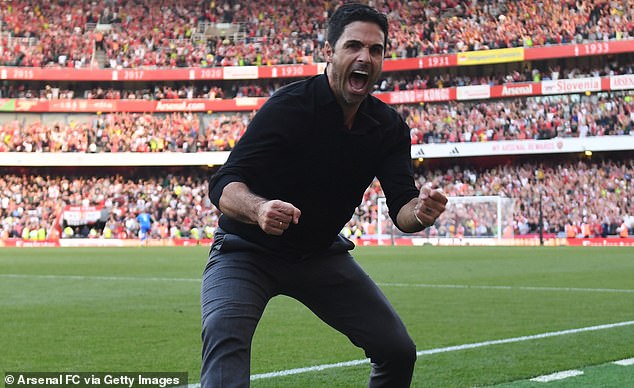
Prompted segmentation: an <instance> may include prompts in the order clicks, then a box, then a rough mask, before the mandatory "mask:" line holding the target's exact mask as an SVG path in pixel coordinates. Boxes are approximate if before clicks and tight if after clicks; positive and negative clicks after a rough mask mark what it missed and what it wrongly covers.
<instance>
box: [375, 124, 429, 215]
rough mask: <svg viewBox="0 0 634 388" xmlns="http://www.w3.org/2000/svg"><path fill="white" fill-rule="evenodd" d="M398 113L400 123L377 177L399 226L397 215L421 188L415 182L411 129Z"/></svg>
mask: <svg viewBox="0 0 634 388" xmlns="http://www.w3.org/2000/svg"><path fill="white" fill-rule="evenodd" d="M396 115H397V118H396V119H395V120H396V121H397V123H398V124H397V125H396V129H395V131H394V133H393V134H392V136H390V140H391V142H390V143H389V146H387V148H386V150H385V152H386V153H385V157H384V159H383V163H382V164H381V167H380V169H379V173H378V175H377V178H378V179H379V181H380V182H381V187H382V189H383V192H384V193H385V197H386V200H387V206H388V209H389V215H390V218H391V219H392V221H393V222H394V225H397V226H398V224H397V223H396V216H397V215H398V213H399V211H400V210H401V208H402V207H403V206H404V205H405V204H406V203H408V202H409V201H411V200H412V199H413V198H416V197H418V193H419V190H418V189H417V188H416V184H415V183H414V168H413V166H412V156H411V140H410V130H409V127H408V125H407V124H406V123H405V121H403V119H402V118H401V117H400V115H398V114H396Z"/></svg>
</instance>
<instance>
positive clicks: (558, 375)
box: [531, 369, 583, 383]
mask: <svg viewBox="0 0 634 388" xmlns="http://www.w3.org/2000/svg"><path fill="white" fill-rule="evenodd" d="M582 374H583V371H580V370H576V369H572V370H564V371H561V372H555V373H552V374H549V375H543V376H537V377H534V378H532V379H531V381H535V382H537V383H549V382H551V381H557V380H564V379H567V378H568V377H575V376H581V375H582Z"/></svg>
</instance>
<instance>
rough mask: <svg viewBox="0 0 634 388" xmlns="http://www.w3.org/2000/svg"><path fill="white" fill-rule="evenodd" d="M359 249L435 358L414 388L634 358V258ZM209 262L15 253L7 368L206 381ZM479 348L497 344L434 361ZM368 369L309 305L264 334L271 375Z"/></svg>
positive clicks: (107, 251) (259, 343)
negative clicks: (203, 330) (160, 374)
mask: <svg viewBox="0 0 634 388" xmlns="http://www.w3.org/2000/svg"><path fill="white" fill-rule="evenodd" d="M353 253H354V254H355V257H356V258H357V260H358V261H359V262H360V263H361V265H362V266H363V267H364V268H365V269H366V271H367V272H368V273H369V274H370V275H371V276H372V278H373V279H374V280H375V281H376V282H377V283H378V284H379V285H380V286H381V288H382V289H383V290H384V292H385V293H386V294H387V296H388V298H389V299H390V300H391V301H392V303H393V305H394V307H395V308H396V310H397V311H398V312H399V313H400V315H401V317H402V318H403V320H404V321H405V323H406V325H407V327H408V329H409V332H410V334H411V335H412V337H413V338H414V340H415V342H416V345H417V349H418V350H419V351H423V352H424V354H422V355H420V356H419V358H418V362H417V364H416V370H415V375H414V381H413V384H412V386H414V387H485V386H496V385H504V386H513V384H512V383H513V382H520V381H526V380H527V379H530V378H531V377H534V376H539V375H544V374H550V373H553V372H557V371H562V370H569V369H578V368H593V367H596V366H600V365H604V364H607V363H609V362H610V361H614V360H621V359H627V358H632V357H634V323H633V321H634V249H632V248H571V247H568V248H566V247H516V248H505V247H431V246H425V247H358V248H356V249H355V250H354V251H353ZM206 259H207V247H190V248H141V247H139V248H112V249H111V248H72V249H62V248H54V249H45V248H34V249H13V248H2V249H0V373H4V372H5V371H79V372H101V371H103V372H108V371H187V372H188V373H189V382H190V383H197V382H198V381H199V376H198V374H199V368H200V307H199V291H200V278H201V273H202V270H203V267H204V265H205V262H206ZM624 322H629V323H627V324H623V325H621V326H609V327H606V328H602V329H599V330H591V331H578V332H571V333H568V334H561V335H552V336H548V337H545V338H528V337H527V336H534V335H538V334H542V333H556V332H560V331H565V330H571V329H581V328H588V327H592V326H597V325H610V324H617V323H624ZM523 337H527V339H525V340H521V339H520V340H516V341H511V342H508V343H501V344H487V343H488V341H495V340H505V339H513V338H516V339H517V338H523ZM466 344H484V345H481V346H477V347H473V348H468V349H464V348H457V349H455V350H447V351H443V352H434V351H433V350H434V349H436V350H437V349H445V348H448V347H452V346H456V347H459V346H461V345H466ZM425 351H428V352H427V353H425ZM430 353H431V354H430ZM364 358H365V356H364V355H363V352H362V351H361V350H360V349H358V348H356V347H354V346H353V345H352V344H351V343H350V342H349V341H348V340H347V339H346V338H345V337H343V336H342V335H341V334H339V333H338V332H336V331H334V330H333V329H331V328H330V327H328V326H326V325H325V324H323V323H322V322H321V321H319V320H318V319H317V318H316V317H314V316H313V315H312V313H311V312H310V311H309V310H307V309H306V308H305V307H304V306H303V305H301V304H299V303H298V302H296V301H294V300H292V299H290V298H286V297H278V298H275V299H273V300H272V301H271V303H270V304H269V306H268V307H267V310H266V311H265V314H264V316H263V318H262V321H261V323H260V325H259V326H258V329H257V331H256V334H255V338H254V342H253V354H252V371H251V372H252V374H253V375H258V376H260V377H262V375H263V374H266V373H269V372H276V371H284V370H290V369H295V368H306V367H311V366H319V365H327V364H338V363H342V362H346V361H354V360H363V359H364ZM602 370H608V372H607V373H604V375H603V377H599V381H600V384H602V386H612V385H610V384H614V385H613V386H624V385H623V383H624V382H625V381H626V380H628V378H629V377H627V376H630V377H632V381H634V371H632V370H630V372H628V373H631V375H629V374H628V373H626V374H625V377H622V376H623V375H624V374H623V372H620V371H622V370H620V369H619V372H609V371H610V370H612V369H610V368H608V369H602ZM368 374H369V364H367V363H363V362H362V363H359V364H358V365H352V366H337V367H332V368H329V369H325V370H321V371H313V372H305V373H298V374H293V375H289V376H274V377H262V378H258V379H256V380H253V381H252V386H253V387H320V386H330V387H362V386H366V384H367V377H368ZM620 379H622V380H620ZM509 384H511V385H509ZM524 384H527V385H521V386H533V385H531V384H530V383H524ZM546 386H549V387H551V386H553V385H546ZM555 386H556V385H555ZM560 386H564V385H560ZM632 386H634V383H632Z"/></svg>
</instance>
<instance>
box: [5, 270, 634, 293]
mask: <svg viewBox="0 0 634 388" xmlns="http://www.w3.org/2000/svg"><path fill="white" fill-rule="evenodd" d="M0 278H15V279H28V278H32V279H53V280H54V279H67V280H114V281H151V282H196V283H200V282H201V281H202V277H201V278H164V277H145V276H86V275H28V274H0ZM377 285H379V286H382V287H418V288H456V289H479V290H523V291H566V292H570V291H584V292H614V293H626V294H634V290H628V289H616V288H570V287H532V286H487V285H468V284H424V283H423V284H421V283H418V284H417V283H377Z"/></svg>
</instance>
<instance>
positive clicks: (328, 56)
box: [324, 41, 335, 63]
mask: <svg viewBox="0 0 634 388" xmlns="http://www.w3.org/2000/svg"><path fill="white" fill-rule="evenodd" d="M334 51H335V50H334V48H333V47H332V46H331V45H330V42H328V41H326V43H324V56H325V57H326V62H327V63H330V62H332V55H333V53H334Z"/></svg>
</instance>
